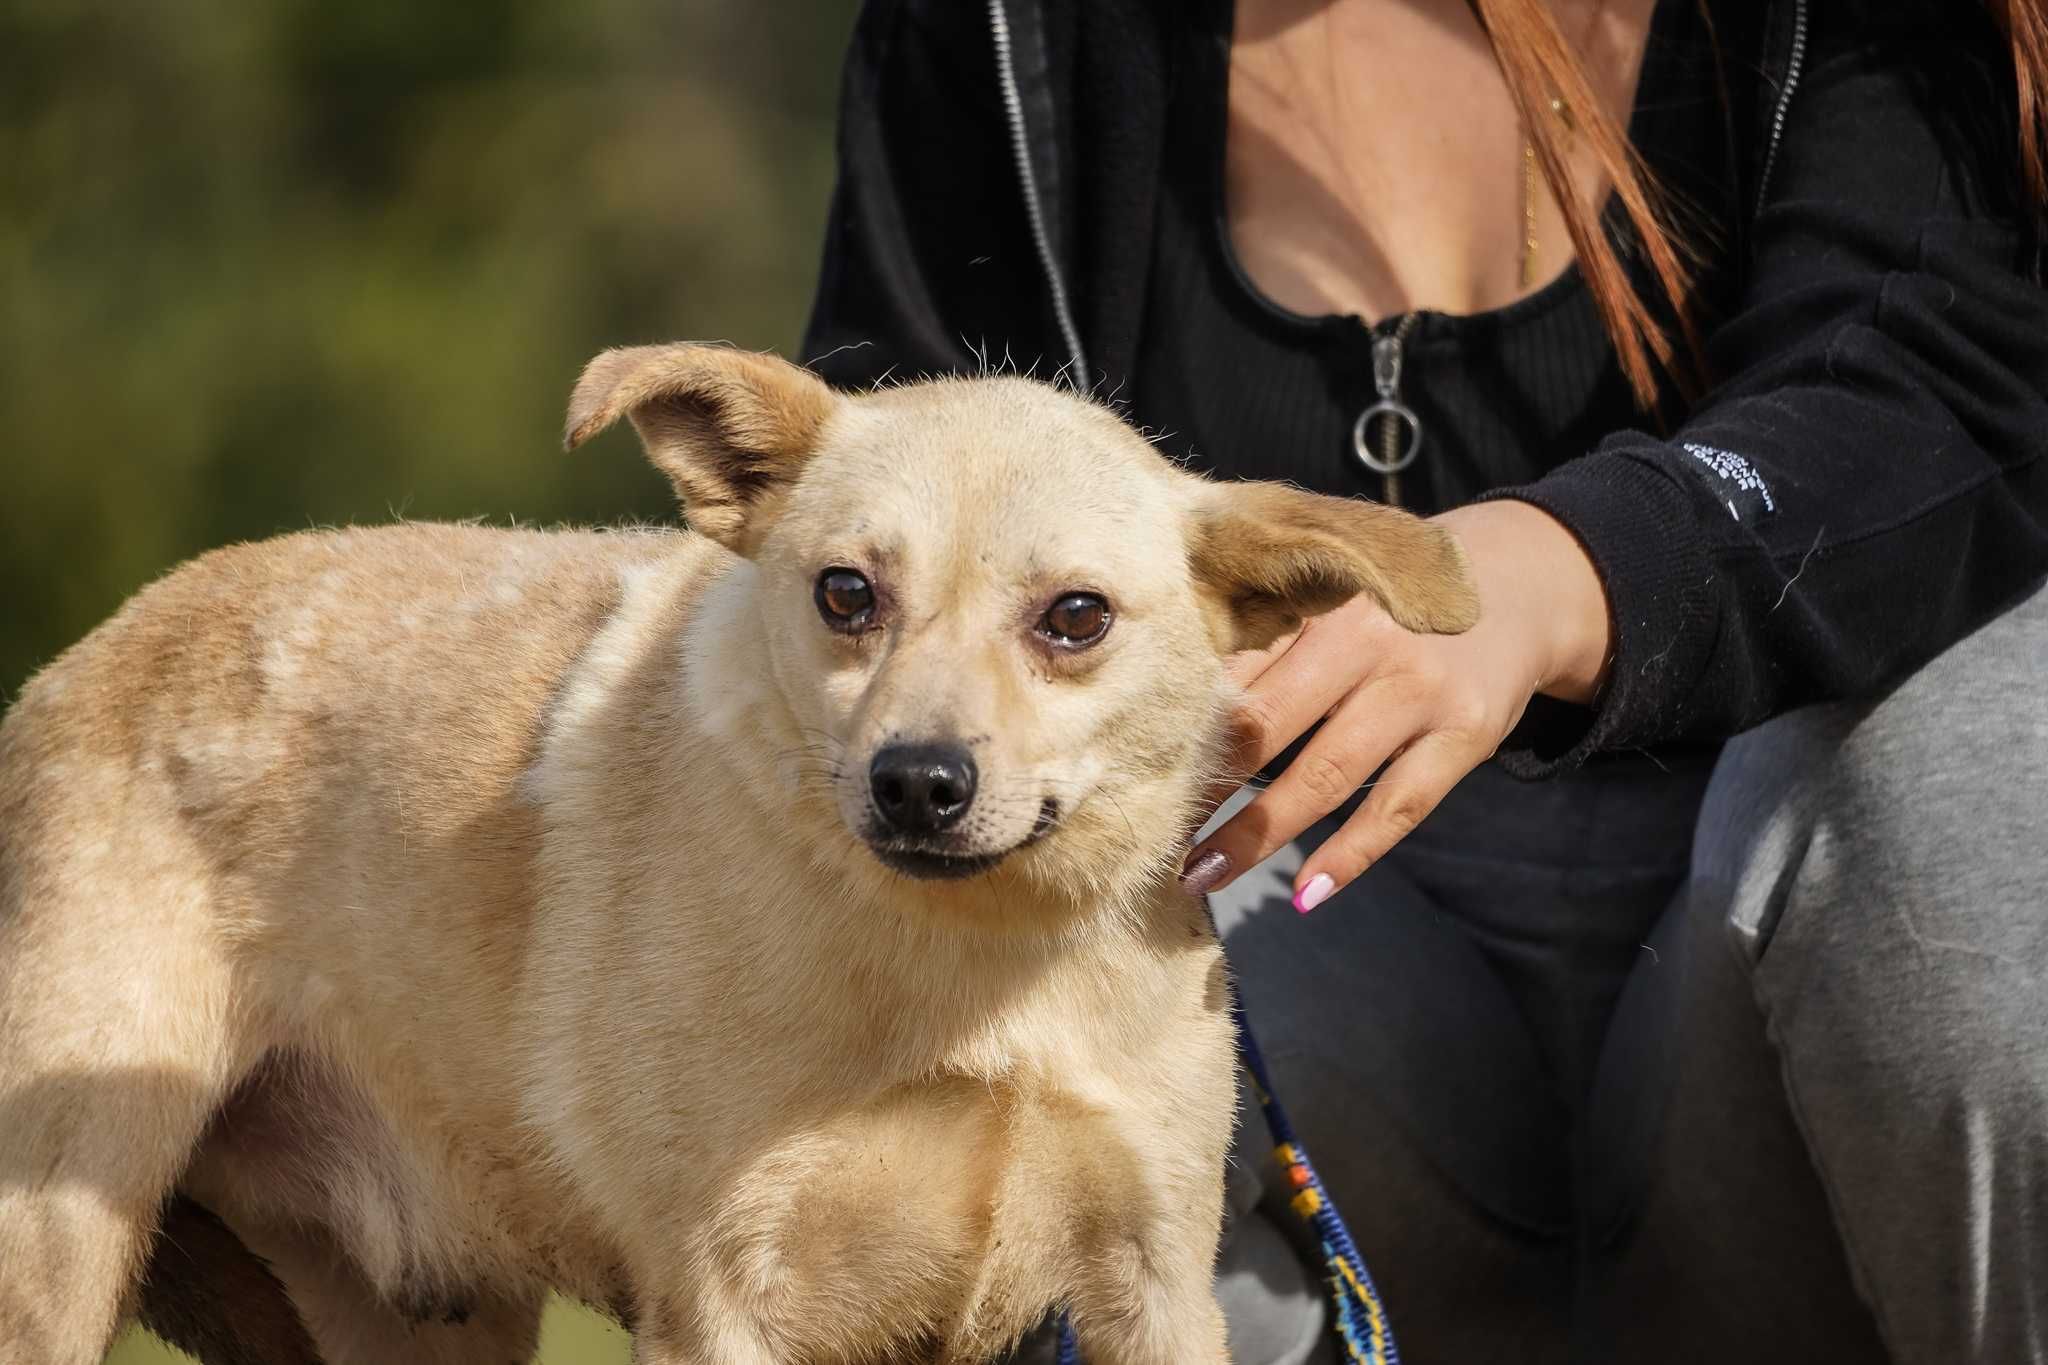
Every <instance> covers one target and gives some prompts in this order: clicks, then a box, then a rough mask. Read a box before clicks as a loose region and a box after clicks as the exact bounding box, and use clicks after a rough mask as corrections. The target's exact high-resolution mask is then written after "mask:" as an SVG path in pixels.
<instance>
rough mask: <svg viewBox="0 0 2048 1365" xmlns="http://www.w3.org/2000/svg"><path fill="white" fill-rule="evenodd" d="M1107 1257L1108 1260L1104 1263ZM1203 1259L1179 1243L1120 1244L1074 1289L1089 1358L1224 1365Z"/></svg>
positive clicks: (1128, 1363)
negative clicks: (1116, 1252)
mask: <svg viewBox="0 0 2048 1365" xmlns="http://www.w3.org/2000/svg"><path fill="white" fill-rule="evenodd" d="M1104 1262H1107V1263H1104ZM1212 1274H1213V1269H1212V1265H1211V1262H1210V1259H1209V1258H1208V1257H1206V1256H1202V1255H1193V1254H1189V1252H1188V1250H1187V1249H1186V1248H1184V1247H1167V1246H1158V1245H1155V1246H1153V1247H1149V1248H1145V1249H1143V1250H1140V1249H1138V1248H1135V1247H1127V1248H1125V1249H1124V1250H1123V1252H1122V1253H1121V1254H1119V1255H1117V1256H1116V1257H1114V1258H1113V1259H1112V1258H1109V1257H1105V1258H1103V1259H1102V1261H1100V1262H1098V1273H1097V1274H1096V1275H1094V1276H1091V1277H1090V1282H1089V1283H1088V1284H1086V1285H1084V1286H1083V1287H1082V1288H1081V1290H1080V1291H1079V1292H1078V1293H1077V1294H1076V1296H1075V1303H1074V1315H1073V1316H1074V1334H1075V1336H1076V1337H1077V1338H1078V1339H1079V1341H1080V1345H1081V1358H1082V1359H1083V1360H1086V1361H1087V1362H1088V1365H1228V1362H1229V1360H1230V1350H1229V1346H1228V1343H1227V1340H1226V1337H1225V1332H1224V1325H1223V1309H1222V1308H1221V1307H1220V1306H1219V1305H1218V1304H1217V1302H1216V1294H1215V1290H1214V1288H1213V1287H1212V1284H1211V1276H1212Z"/></svg>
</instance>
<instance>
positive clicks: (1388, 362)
mask: <svg viewBox="0 0 2048 1365" xmlns="http://www.w3.org/2000/svg"><path fill="white" fill-rule="evenodd" d="M1419 316H1420V315H1419V314H1416V313H1410V314H1409V315H1408V316H1407V317H1405V318H1402V319H1401V325H1400V326H1398V327H1396V328H1395V329H1394V330H1393V331H1391V332H1389V333H1387V334H1386V335H1384V336H1377V337H1374V338H1373V342H1372V386H1373V388H1374V389H1376V390H1378V392H1379V401H1378V402H1377V403H1374V404H1373V405H1372V406H1371V407H1369V408H1367V409H1366V410H1365V411H1364V412H1361V413H1359V414H1358V420H1357V421H1356V422H1354V423H1353V424H1352V427H1351V449H1352V451H1353V453H1355V454H1356V455H1357V456H1358V462H1359V463H1360V464H1362V465H1364V466H1365V467H1366V468H1367V469H1369V470H1371V471H1372V472H1373V473H1375V474H1377V475H1379V476H1380V478H1381V480H1382V481H1383V486H1384V488H1385V490H1386V500H1387V501H1388V502H1389V503H1391V504H1394V505H1396V506H1398V505H1399V504H1400V501H1401V498H1400V487H1401V485H1400V482H1399V478H1398V476H1399V475H1400V473H1401V471H1402V470H1404V469H1406V468H1408V466H1409V465H1412V464H1414V463H1415V457H1416V456H1418V455H1420V454H1421V453H1422V419H1421V418H1419V417H1417V416H1416V415H1415V409H1413V408H1411V407H1409V406H1408V405H1407V404H1406V403H1403V402H1402V401H1401V362H1402V359H1403V356H1402V350H1401V348H1402V344H1403V343H1404V342H1406V341H1407V339H1408V332H1409V330H1410V329H1411V328H1413V327H1414V325H1415V320H1416V318H1417V317H1419ZM1375 423H1378V424H1379V438H1380V439H1379V442H1378V445H1377V447H1375V445H1374V442H1373V439H1372V438H1373V434H1374V433H1373V426H1374V424H1375Z"/></svg>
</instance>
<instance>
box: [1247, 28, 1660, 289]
mask: <svg viewBox="0 0 2048 1365" xmlns="http://www.w3.org/2000/svg"><path fill="white" fill-rule="evenodd" d="M1500 8H1501V9H1502V10H1503V11H1506V12H1514V13H1521V12H1523V11H1524V8H1525V7H1524V6H1523V5H1520V4H1510V5H1502V6H1500ZM1526 8H1527V11H1528V13H1529V14H1530V15H1532V16H1534V15H1538V14H1541V13H1543V12H1545V7H1544V6H1540V5H1532V6H1528V7H1526ZM1653 8H1654V0H1563V2H1562V3H1559V4H1557V5H1555V6H1554V7H1551V12H1554V13H1555V17H1556V25H1557V33H1558V35H1559V36H1560V37H1561V38H1562V40H1563V41H1564V42H1565V43H1566V44H1567V45H1569V46H1570V47H1571V48H1572V50H1573V51H1574V53H1575V54H1576V55H1577V57H1578V59H1579V60H1580V62H1581V63H1582V65H1583V66H1584V68H1585V71H1586V74H1587V76H1588V78H1589V80H1590V82H1591V85H1592V89H1593V92H1594V94H1595V96H1596V97H1597V98H1598V100H1599V102H1600V103H1601V104H1602V106H1603V107H1604V108H1605V109H1606V111H1607V113H1608V114H1609V115H1610V116H1611V117H1613V118H1615V119H1617V120H1621V121H1625V120H1626V118H1627V111H1628V107H1629V105H1630V103H1631V101H1632V98H1633V95H1634V90H1635V83H1636V74H1637V71H1638V69H1639V67H1640V65H1641V59H1642V54H1643V49H1644V44H1645V41H1646V38H1647V34H1648V31H1649V22H1650V15H1651V10H1652V9H1653ZM1227 32H1228V33H1229V42H1228V60H1227V80H1226V88H1227V95H1226V117H1225V120H1224V123H1225V128H1224V137H1223V170H1224V175H1223V188H1224V210H1225V220H1226V223H1227V230H1228V233H1229V236H1230V239H1231V242H1232V244H1233V246H1234V248H1235V250H1236V252H1237V254H1238V256H1239V258H1240V259H1241V261H1242V262H1243V265H1244V268H1245V272H1246V274H1247V275H1248V276H1249V278H1250V279H1251V281H1252V283H1253V284H1254V286H1255V287H1257V288H1258V289H1259V290H1260V291H1262V292H1263V293H1264V294H1265V295H1266V296H1267V297H1269V298H1270V299H1272V300H1273V301H1274V302H1276V303H1278V304H1279V305H1281V306H1282V307H1283V308H1286V309H1289V310H1291V311H1293V312H1296V313H1302V314H1309V315H1315V314H1322V313H1340V314H1355V315H1357V316H1361V317H1365V318H1379V317H1385V316H1388V315H1392V314H1398V313H1404V312H1408V311H1412V310H1415V309H1419V308H1429V309H1434V310H1437V311H1442V312H1449V313H1476V312H1483V311H1486V310H1489V309H1493V308H1498V307H1501V306H1503V305H1505V304H1507V303H1510V302H1512V301H1513V300H1514V299H1516V298H1518V297H1521V296H1522V295H1524V294H1526V293H1528V292H1530V290H1531V289H1533V288H1534V287H1535V286H1536V285H1537V284H1539V283H1541V282H1542V281H1545V280H1548V279H1551V278H1552V277H1554V276H1555V275H1556V274H1558V273H1559V272H1560V271H1561V270H1563V269H1564V268H1565V266H1566V265H1568V264H1569V262H1570V261H1571V259H1572V255H1573V252H1572V248H1571V243H1570V238H1569V235H1568V233H1567V232H1566V230H1565V226H1564V222H1563V217H1562V213H1561V211H1560V210H1559V209H1558V207H1557V205H1556V203H1555V202H1554V200H1552V198H1551V197H1550V195H1549V192H1548V190H1547V188H1546V187H1545V186H1544V185H1543V184H1542V182H1541V180H1540V178H1537V177H1532V176H1531V174H1530V172H1531V170H1533V163H1532V162H1531V161H1530V159H1529V143H1528V139H1527V137H1526V130H1525V128H1524V124H1523V120H1522V117H1521V114H1520V112H1519V109H1518V107H1517V104H1516V101H1515V99H1514V97H1513V96H1512V95H1511V94H1510V90H1509V85H1508V82H1507V81H1506V80H1505V79H1504V78H1503V71H1502V67H1501V65H1500V63H1499V62H1498V61H1497V60H1496V56H1495V47H1494V44H1492V43H1489V41H1488V38H1487V34H1486V31H1485V29H1483V28H1482V27H1481V24H1480V20H1479V19H1478V17H1477V16H1476V15H1475V14H1474V13H1473V11H1472V9H1471V8H1470V7H1469V6H1468V5H1467V4H1466V3H1465V0H1402V2H1396V0H1331V3H1325V4H1304V3H1302V0H1238V3H1237V4H1236V7H1235V13H1234V16H1233V21H1232V22H1231V24H1230V25H1229V27H1228V29H1227ZM1497 36H1498V38H1499V41H1500V43H1501V44H1502V45H1503V46H1504V47H1505V46H1507V45H1510V44H1513V45H1515V46H1516V49H1517V50H1526V49H1527V48H1529V47H1530V46H1531V45H1532V44H1534V43H1537V42H1540V41H1542V39H1541V37H1540V35H1539V34H1537V33H1536V32H1535V31H1533V30H1527V29H1525V27H1524V26H1521V25H1517V26H1515V27H1514V28H1512V29H1508V28H1506V27H1503V29H1502V31H1501V32H1500V33H1499V34H1498V35H1497ZM1569 156H1570V161H1571V164H1572V166H1573V169H1574V173H1575V174H1574V179H1575V188H1576V192H1577V193H1578V194H1579V195H1580V196H1581V197H1582V198H1583V199H1585V201H1586V202H1589V203H1591V202H1596V201H1597V199H1598V197H1599V196H1602V195H1604V194H1605V192H1606V188H1607V187H1606V185H1605V183H1604V181H1603V180H1602V179H1601V177H1600V175H1599V172H1598V166H1597V161H1596V159H1595V158H1594V157H1593V156H1592V154H1591V152H1590V149H1589V148H1587V147H1584V146H1573V147H1572V148H1571V151H1570V154H1569Z"/></svg>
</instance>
